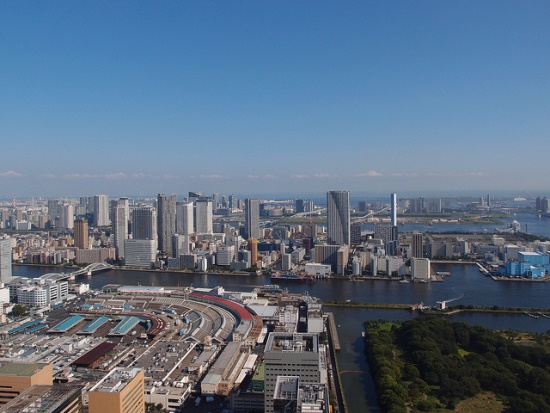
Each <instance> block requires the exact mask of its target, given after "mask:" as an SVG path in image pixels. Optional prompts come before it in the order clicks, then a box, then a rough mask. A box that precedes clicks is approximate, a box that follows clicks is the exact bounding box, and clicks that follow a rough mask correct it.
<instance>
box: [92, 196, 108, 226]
mask: <svg viewBox="0 0 550 413" xmlns="http://www.w3.org/2000/svg"><path fill="white" fill-rule="evenodd" d="M92 213H93V214H94V221H93V224H94V226H96V227H106V226H108V225H109V197H108V196H107V195H95V196H94V197H93V202H92Z"/></svg>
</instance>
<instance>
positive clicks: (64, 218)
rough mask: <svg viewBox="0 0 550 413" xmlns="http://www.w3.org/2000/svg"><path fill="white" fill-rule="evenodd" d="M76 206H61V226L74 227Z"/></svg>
mask: <svg viewBox="0 0 550 413" xmlns="http://www.w3.org/2000/svg"><path fill="white" fill-rule="evenodd" d="M73 225H74V208H73V206H72V205H71V204H63V205H61V206H60V207H59V228H67V229H73Z"/></svg>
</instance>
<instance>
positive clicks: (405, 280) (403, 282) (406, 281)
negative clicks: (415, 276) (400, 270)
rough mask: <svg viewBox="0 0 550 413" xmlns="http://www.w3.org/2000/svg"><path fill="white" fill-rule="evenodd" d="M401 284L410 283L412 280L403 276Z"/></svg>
mask: <svg viewBox="0 0 550 413" xmlns="http://www.w3.org/2000/svg"><path fill="white" fill-rule="evenodd" d="M399 282H400V283H401V284H408V283H410V280H407V279H406V278H403V279H402V280H399Z"/></svg>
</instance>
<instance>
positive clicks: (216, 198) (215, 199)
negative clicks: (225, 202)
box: [212, 193, 220, 210]
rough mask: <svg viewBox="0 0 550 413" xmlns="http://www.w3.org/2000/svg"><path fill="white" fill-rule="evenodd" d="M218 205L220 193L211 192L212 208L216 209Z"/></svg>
mask: <svg viewBox="0 0 550 413" xmlns="http://www.w3.org/2000/svg"><path fill="white" fill-rule="evenodd" d="M219 207H220V194H216V193H214V194H212V208H214V210H216V209H218V208H219Z"/></svg>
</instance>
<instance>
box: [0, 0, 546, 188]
mask: <svg viewBox="0 0 550 413" xmlns="http://www.w3.org/2000/svg"><path fill="white" fill-rule="evenodd" d="M0 10H1V11H2V13H0V50H2V51H3V55H4V56H6V57H7V58H6V59H4V62H3V76H2V77H1V78H0V89H1V90H2V96H3V99H2V100H1V101H0V110H1V112H2V114H3V116H2V118H1V119H0V136H2V138H3V141H4V142H6V143H8V144H10V148H12V150H13V153H14V156H5V157H3V161H2V165H1V166H0V198H14V197H16V198H20V197H33V196H35V197H36V196H64V195H72V194H74V195H79V194H82V193H106V194H109V195H111V196H114V195H128V196H140V195H141V196H145V195H154V194H156V193H174V192H178V191H179V189H180V188H200V189H203V190H205V191H208V192H223V191H224V190H225V189H227V188H232V190H233V191H234V192H235V193H249V194H250V195H253V194H260V193H301V192H303V191H304V190H307V192H324V191H326V190H329V189H331V188H346V189H348V190H350V191H375V192H390V191H395V192H398V193H406V192H412V191H416V192H418V191H425V190H430V191H447V190H449V188H451V189H452V190H456V191H472V192H487V191H490V192H492V193H496V192H499V191H531V192H534V191H539V192H543V191H545V190H550V185H549V183H548V180H547V179H546V178H545V176H546V168H545V163H544V162H543V161H542V158H541V162H536V160H537V158H536V157H535V158H533V161H532V162H529V164H528V165H525V164H524V163H525V162H524V157H521V158H520V157H518V154H519V153H520V152H521V150H522V149H523V148H529V153H532V152H533V151H536V152H537V153H545V152H547V151H548V150H550V139H548V131H549V130H550V119H549V118H548V116H547V114H548V113H549V112H550V84H549V83H548V80H547V73H548V70H549V68H550V59H549V58H548V55H547V54H545V53H543V51H544V50H546V48H547V44H546V43H547V39H548V38H550V26H549V25H548V24H547V22H548V21H549V20H550V5H548V3H547V2H544V1H532V2H529V3H527V4H525V3H520V2H514V1H498V2H497V1H487V2H482V3H480V2H476V1H466V2H460V3H455V2H437V3H435V2H421V3H416V2H415V3H410V2H404V1H400V2H395V3H384V2H382V3H380V2H373V1H367V2H362V3H349V4H339V3H329V2H315V3H312V2H303V3H290V2H288V3H285V2H282V3H270V4H265V3H255V2H247V1H244V2H239V3H235V4H226V3H221V2H220V3H214V5H212V4H205V3H178V2H167V3H163V4H155V5H154V6H152V5H151V4H149V3H145V2H139V1H138V2H125V1H122V2H119V3H115V4H113V3H110V2H102V1H99V2H93V3H89V4H74V3H70V2H59V3H55V4H51V3H47V2H46V3H43V2H33V1H31V2H25V3H20V2H12V3H3V4H2V5H1V6H0ZM99 28H101V29H99ZM18 145H21V146H20V147H19V146H18ZM253 149H257V150H256V151H255V152H254V155H256V156H251V155H252V153H253V152H252V150H253ZM243 154H246V155H247V156H246V158H244V157H242V155H243ZM375 154H377V155H378V156H376V155H375ZM241 159H242V160H241ZM244 159H246V162H245V161H244ZM522 162H523V164H522ZM511 165H514V167H512V166H511Z"/></svg>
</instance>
